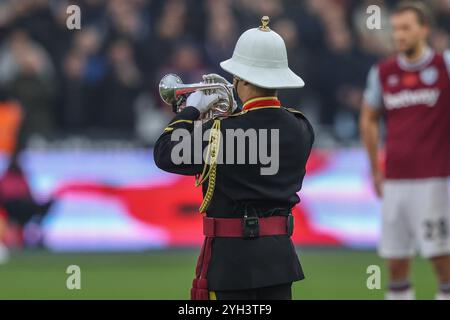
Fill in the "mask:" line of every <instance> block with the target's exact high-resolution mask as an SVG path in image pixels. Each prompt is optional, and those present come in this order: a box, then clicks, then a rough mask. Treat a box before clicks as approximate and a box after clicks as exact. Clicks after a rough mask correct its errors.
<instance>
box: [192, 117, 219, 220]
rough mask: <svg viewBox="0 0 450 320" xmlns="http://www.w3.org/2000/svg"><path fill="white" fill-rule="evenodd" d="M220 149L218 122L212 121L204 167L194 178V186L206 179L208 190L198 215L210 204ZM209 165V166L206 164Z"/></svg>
mask: <svg viewBox="0 0 450 320" xmlns="http://www.w3.org/2000/svg"><path fill="white" fill-rule="evenodd" d="M219 148H220V120H218V119H216V120H214V123H213V125H212V127H211V133H210V135H209V143H208V149H207V151H206V159H205V166H204V167H203V172H202V173H201V174H200V175H199V176H197V177H196V178H195V186H196V187H198V186H200V185H202V184H203V183H204V182H205V181H206V180H207V179H208V178H209V181H208V188H207V190H206V194H205V197H204V198H203V202H202V204H201V206H200V209H199V210H200V213H204V212H205V211H206V209H207V208H208V206H209V204H210V203H211V200H212V197H213V194H214V188H215V186H216V173H217V158H218V156H219ZM208 163H209V164H208Z"/></svg>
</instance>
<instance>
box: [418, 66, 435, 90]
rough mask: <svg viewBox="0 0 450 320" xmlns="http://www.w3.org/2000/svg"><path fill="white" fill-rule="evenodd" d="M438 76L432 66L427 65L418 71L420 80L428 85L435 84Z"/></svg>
mask: <svg viewBox="0 0 450 320" xmlns="http://www.w3.org/2000/svg"><path fill="white" fill-rule="evenodd" d="M438 76H439V72H438V70H437V69H436V67H434V66H431V67H428V68H426V69H425V70H423V71H421V72H420V80H421V81H422V82H423V83H424V84H426V85H428V86H431V85H433V84H435V83H436V81H437V79H438Z"/></svg>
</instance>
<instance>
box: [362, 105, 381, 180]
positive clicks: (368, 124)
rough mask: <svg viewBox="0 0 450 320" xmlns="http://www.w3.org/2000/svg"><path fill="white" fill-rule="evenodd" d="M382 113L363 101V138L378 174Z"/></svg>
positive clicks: (373, 167) (375, 171)
mask: <svg viewBox="0 0 450 320" xmlns="http://www.w3.org/2000/svg"><path fill="white" fill-rule="evenodd" d="M379 123H380V113H379V111H378V110H375V109H374V108H373V107H371V106H369V105H367V103H366V102H364V103H363V106H362V108H361V115H360V120H359V128H360V132H361V139H362V142H363V144H364V146H365V148H366V151H367V154H368V157H369V162H370V168H371V171H372V174H378V173H379V171H380V169H379V166H378V145H379Z"/></svg>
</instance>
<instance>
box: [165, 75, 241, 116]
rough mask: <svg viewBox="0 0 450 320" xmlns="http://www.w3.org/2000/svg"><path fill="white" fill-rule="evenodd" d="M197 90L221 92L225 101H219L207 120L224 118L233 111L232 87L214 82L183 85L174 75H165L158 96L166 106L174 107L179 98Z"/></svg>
mask: <svg viewBox="0 0 450 320" xmlns="http://www.w3.org/2000/svg"><path fill="white" fill-rule="evenodd" d="M198 90H205V91H209V92H211V91H214V90H223V91H224V92H225V93H226V95H227V99H226V100H225V101H224V100H219V101H218V102H217V103H216V104H215V105H214V106H213V107H211V111H210V112H209V115H208V116H207V118H210V117H211V118H212V117H216V116H219V117H226V116H228V115H229V114H231V112H232V109H233V103H234V99H233V85H227V84H225V83H220V82H214V83H203V82H200V83H193V84H185V83H183V81H182V80H181V78H180V77H179V76H178V75H176V74H172V73H170V74H166V75H165V76H164V77H163V78H162V79H161V81H160V82H159V95H160V96H161V99H162V100H163V101H164V102H165V103H167V104H168V105H172V106H173V105H176V104H178V103H179V101H180V98H182V97H183V96H186V95H188V94H190V93H192V92H195V91H198Z"/></svg>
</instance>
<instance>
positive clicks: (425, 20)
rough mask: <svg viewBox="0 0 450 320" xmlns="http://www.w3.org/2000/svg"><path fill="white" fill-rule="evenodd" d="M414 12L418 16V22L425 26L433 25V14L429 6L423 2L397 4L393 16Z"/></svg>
mask: <svg viewBox="0 0 450 320" xmlns="http://www.w3.org/2000/svg"><path fill="white" fill-rule="evenodd" d="M406 11H412V12H414V13H415V14H416V16H417V20H418V21H419V23H420V24H421V25H423V26H432V25H433V22H434V21H433V14H432V12H431V10H430V8H428V6H427V5H426V4H425V3H423V2H422V1H402V2H400V3H399V4H397V5H396V6H395V8H394V11H393V12H392V14H393V15H395V14H399V13H403V12H406Z"/></svg>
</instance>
